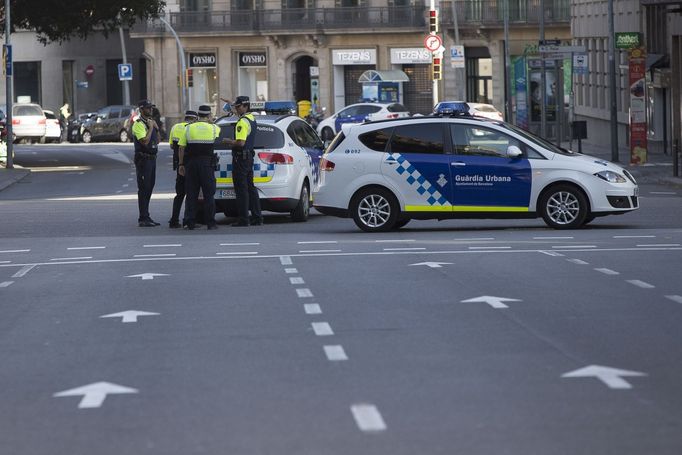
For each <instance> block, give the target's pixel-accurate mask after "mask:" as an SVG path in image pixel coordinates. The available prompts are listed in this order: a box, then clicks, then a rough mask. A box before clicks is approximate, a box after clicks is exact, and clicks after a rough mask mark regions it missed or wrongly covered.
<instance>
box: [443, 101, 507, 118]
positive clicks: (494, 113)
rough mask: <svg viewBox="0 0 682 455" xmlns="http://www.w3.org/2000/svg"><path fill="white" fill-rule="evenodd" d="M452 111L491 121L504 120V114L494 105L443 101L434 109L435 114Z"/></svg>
mask: <svg viewBox="0 0 682 455" xmlns="http://www.w3.org/2000/svg"><path fill="white" fill-rule="evenodd" d="M452 111H457V112H466V113H469V114H470V115H473V116H475V117H484V118H489V119H491V120H499V121H503V120H504V115H502V112H500V111H498V110H497V108H495V106H493V105H492V104H485V103H470V102H468V101H441V102H440V103H438V104H436V105H435V106H434V107H433V113H434V114H443V113H449V112H452Z"/></svg>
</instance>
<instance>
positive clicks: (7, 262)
mask: <svg viewBox="0 0 682 455" xmlns="http://www.w3.org/2000/svg"><path fill="white" fill-rule="evenodd" d="M11 263H12V261H0V264H11Z"/></svg>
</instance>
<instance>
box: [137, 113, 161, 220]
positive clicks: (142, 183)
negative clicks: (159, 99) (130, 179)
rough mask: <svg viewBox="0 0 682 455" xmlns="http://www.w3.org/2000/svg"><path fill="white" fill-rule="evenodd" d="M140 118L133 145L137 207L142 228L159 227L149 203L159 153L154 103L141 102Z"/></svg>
mask: <svg viewBox="0 0 682 455" xmlns="http://www.w3.org/2000/svg"><path fill="white" fill-rule="evenodd" d="M137 106H138V107H139V108H140V116H139V118H138V119H137V120H135V123H133V128H132V130H133V143H134V145H135V173H136V174H137V205H138V209H139V211H140V216H139V217H138V219H137V224H138V226H140V227H152V226H158V225H159V224H160V223H157V222H156V221H154V220H152V219H151V217H150V216H149V201H150V200H151V198H152V191H154V184H155V182H156V154H157V153H158V151H159V126H158V125H157V124H156V122H155V121H154V119H152V103H151V102H150V101H149V100H142V101H140V102H139V103H138V104H137Z"/></svg>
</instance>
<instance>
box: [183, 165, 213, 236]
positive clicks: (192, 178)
mask: <svg viewBox="0 0 682 455" xmlns="http://www.w3.org/2000/svg"><path fill="white" fill-rule="evenodd" d="M185 171H186V172H185V190H186V192H187V201H186V203H185V204H186V205H185V218H186V219H187V225H189V226H192V225H194V223H195V222H196V221H197V220H196V216H197V211H198V204H199V189H200V188H201V191H202V193H203V195H204V218H205V222H206V225H207V226H213V225H215V224H216V222H215V188H216V185H215V167H214V165H213V159H212V157H208V156H192V157H187V160H186V162H185Z"/></svg>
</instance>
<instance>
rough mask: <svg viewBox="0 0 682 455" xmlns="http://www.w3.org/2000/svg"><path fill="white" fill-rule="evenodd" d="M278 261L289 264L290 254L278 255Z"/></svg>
mask: <svg viewBox="0 0 682 455" xmlns="http://www.w3.org/2000/svg"><path fill="white" fill-rule="evenodd" d="M279 262H281V263H282V265H291V264H292V262H291V256H280V257H279Z"/></svg>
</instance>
